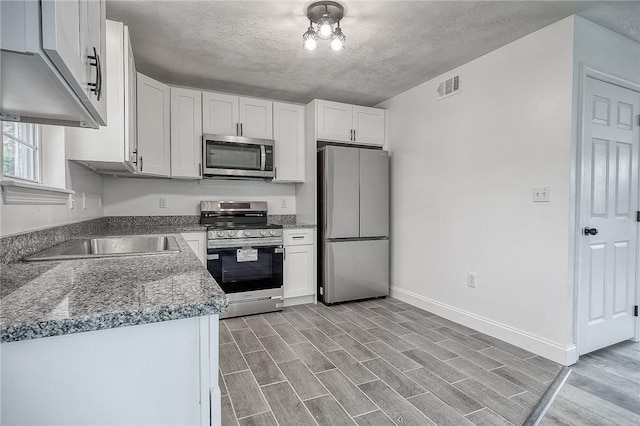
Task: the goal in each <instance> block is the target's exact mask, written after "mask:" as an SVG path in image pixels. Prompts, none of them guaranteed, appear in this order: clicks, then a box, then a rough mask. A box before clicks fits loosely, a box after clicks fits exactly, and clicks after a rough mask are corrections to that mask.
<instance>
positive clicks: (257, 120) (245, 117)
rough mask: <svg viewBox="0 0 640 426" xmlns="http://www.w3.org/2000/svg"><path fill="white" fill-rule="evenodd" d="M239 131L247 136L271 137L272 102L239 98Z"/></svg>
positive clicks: (241, 134)
mask: <svg viewBox="0 0 640 426" xmlns="http://www.w3.org/2000/svg"><path fill="white" fill-rule="evenodd" d="M238 105H239V108H240V110H239V111H240V133H238V135H239V136H246V137H249V138H260V139H273V102H272V101H265V100H262V99H251V98H240V99H239V102H238Z"/></svg>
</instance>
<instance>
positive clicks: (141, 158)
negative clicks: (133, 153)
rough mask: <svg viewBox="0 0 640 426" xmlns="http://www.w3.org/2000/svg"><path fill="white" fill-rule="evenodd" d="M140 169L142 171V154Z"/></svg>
mask: <svg viewBox="0 0 640 426" xmlns="http://www.w3.org/2000/svg"><path fill="white" fill-rule="evenodd" d="M140 171H142V155H141V156H140Z"/></svg>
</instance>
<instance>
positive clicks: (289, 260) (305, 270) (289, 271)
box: [283, 245, 315, 299]
mask: <svg viewBox="0 0 640 426" xmlns="http://www.w3.org/2000/svg"><path fill="white" fill-rule="evenodd" d="M283 272H284V277H283V289H284V298H285V299H287V298H289V297H300V296H309V295H313V294H315V288H314V285H313V246H312V245H306V246H287V247H285V260H284V271H283Z"/></svg>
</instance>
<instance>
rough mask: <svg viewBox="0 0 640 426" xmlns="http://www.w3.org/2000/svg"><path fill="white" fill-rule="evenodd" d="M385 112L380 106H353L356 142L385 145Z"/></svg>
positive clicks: (354, 137)
mask: <svg viewBox="0 0 640 426" xmlns="http://www.w3.org/2000/svg"><path fill="white" fill-rule="evenodd" d="M384 114H385V111H384V110H383V109H379V108H369V107H363V106H358V105H354V106H353V140H354V142H356V143H364V144H371V145H380V146H382V145H384Z"/></svg>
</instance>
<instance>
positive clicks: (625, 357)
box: [540, 341, 640, 426]
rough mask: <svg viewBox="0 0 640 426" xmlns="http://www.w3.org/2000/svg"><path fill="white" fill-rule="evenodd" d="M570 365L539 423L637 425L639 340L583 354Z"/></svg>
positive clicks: (639, 409) (639, 412) (639, 414)
mask: <svg viewBox="0 0 640 426" xmlns="http://www.w3.org/2000/svg"><path fill="white" fill-rule="evenodd" d="M571 368H572V372H571V374H570V375H569V378H568V379H567V382H566V383H565V385H564V386H563V387H562V389H561V390H560V393H559V394H558V396H557V397H556V399H555V400H554V401H553V403H552V404H551V408H550V409H549V411H547V413H546V414H545V416H544V418H543V419H542V421H541V422H540V424H541V425H546V426H549V425H580V426H582V425H616V426H626V425H629V426H632V425H633V426H637V425H640V342H631V341H626V342H622V343H618V344H617V345H613V346H610V347H608V348H604V349H600V350H599V351H595V352H592V353H590V354H587V355H582V356H581V357H580V360H579V361H578V362H577V363H576V364H575V365H573V366H572V367H571Z"/></svg>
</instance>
